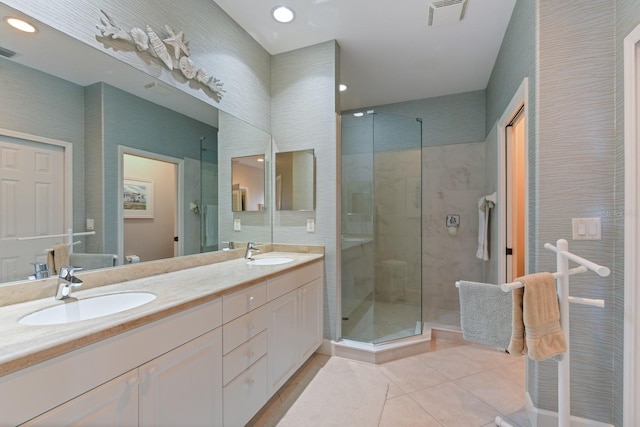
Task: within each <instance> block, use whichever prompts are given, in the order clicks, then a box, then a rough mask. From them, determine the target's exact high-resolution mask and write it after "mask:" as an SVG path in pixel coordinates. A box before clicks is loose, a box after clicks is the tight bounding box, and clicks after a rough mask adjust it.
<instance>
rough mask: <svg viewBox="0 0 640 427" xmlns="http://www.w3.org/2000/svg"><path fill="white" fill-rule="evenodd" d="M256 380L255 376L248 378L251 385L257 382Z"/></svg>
mask: <svg viewBox="0 0 640 427" xmlns="http://www.w3.org/2000/svg"><path fill="white" fill-rule="evenodd" d="M255 382H256V380H254V379H253V378H247V384H249V385H251V384H253V383H255Z"/></svg>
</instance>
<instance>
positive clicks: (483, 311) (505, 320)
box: [458, 280, 512, 349]
mask: <svg viewBox="0 0 640 427" xmlns="http://www.w3.org/2000/svg"><path fill="white" fill-rule="evenodd" d="M459 283H460V288H459V292H458V293H459V296H460V326H461V327H462V336H463V337H464V339H466V340H469V341H475V342H479V343H482V344H487V345H490V346H493V347H496V348H500V349H506V348H507V347H508V346H509V342H510V340H511V314H512V313H511V312H512V308H511V307H512V297H511V293H510V292H503V291H502V290H501V289H500V286H499V285H493V284H489V283H478V282H467V281H463V280H461V281H460V282H459Z"/></svg>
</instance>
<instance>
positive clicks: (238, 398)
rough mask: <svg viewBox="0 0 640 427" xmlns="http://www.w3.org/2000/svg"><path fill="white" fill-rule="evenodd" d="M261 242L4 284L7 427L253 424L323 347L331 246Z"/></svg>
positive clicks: (2, 377) (2, 370) (2, 395)
mask: <svg viewBox="0 0 640 427" xmlns="http://www.w3.org/2000/svg"><path fill="white" fill-rule="evenodd" d="M265 246H266V247H265V248H264V249H263V251H262V253H261V255H259V256H256V257H255V260H254V261H247V260H245V259H244V257H243V250H232V251H223V252H217V253H209V254H199V255H193V256H189V257H183V258H177V259H170V260H162V261H156V262H151V263H145V264H143V265H142V264H141V265H139V266H126V267H116V268H114V269H108V270H98V271H95V272H85V273H84V274H78V276H79V277H80V278H81V279H82V280H83V281H84V284H83V286H82V287H81V288H80V289H78V290H75V291H74V292H73V293H72V295H71V298H67V299H65V300H62V301H60V300H56V299H55V298H54V296H53V295H54V294H55V287H56V281H55V279H49V280H48V281H38V282H39V283H37V284H38V285H40V289H37V288H35V287H34V286H36V284H35V283H28V284H24V285H8V286H4V287H3V288H0V301H2V304H3V306H0V336H1V337H2V340H1V341H0V426H5V425H7V426H9V425H11V426H14V425H21V424H24V425H30V426H31V425H33V426H36V425H42V426H49V425H69V424H73V425H123V426H137V425H140V426H161V425H167V426H170V425H189V426H197V425H208V426H211V425H215V426H222V425H224V426H234V427H235V426H242V425H245V424H246V423H247V422H248V421H249V420H250V419H251V418H252V417H253V416H254V415H255V414H256V413H257V412H258V411H259V410H260V408H261V407H262V406H263V405H264V404H265V403H266V402H267V400H268V399H269V398H270V397H271V396H272V395H273V394H274V393H275V392H276V391H277V390H278V389H279V388H280V387H281V386H282V385H283V384H284V383H285V382H286V381H287V379H288V378H290V376H291V375H292V374H293V373H294V372H295V371H296V370H297V369H298V368H299V367H300V366H301V365H302V364H303V363H304V362H305V361H306V360H307V359H308V358H309V357H310V356H311V355H312V354H313V352H314V351H315V350H317V348H318V347H319V346H320V345H321V343H322V329H323V322H322V309H323V302H322V295H323V281H324V278H323V277H324V261H323V258H324V255H323V250H322V248H321V247H307V246H304V247H296V246H282V247H278V246H277V245H265ZM180 263H182V265H178V266H177V265H176V264H180ZM18 286H23V288H19V287H18ZM34 289H37V291H34Z"/></svg>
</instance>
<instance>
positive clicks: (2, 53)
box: [0, 47, 16, 58]
mask: <svg viewBox="0 0 640 427" xmlns="http://www.w3.org/2000/svg"><path fill="white" fill-rule="evenodd" d="M15 54H16V53H15V52H14V51H12V50H9V49H5V48H3V47H0V56H4V57H5V58H11V57H12V56H14V55H15Z"/></svg>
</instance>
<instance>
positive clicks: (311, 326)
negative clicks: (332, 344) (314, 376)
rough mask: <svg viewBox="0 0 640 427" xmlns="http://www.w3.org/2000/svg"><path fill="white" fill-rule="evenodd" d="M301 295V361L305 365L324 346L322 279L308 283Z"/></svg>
mask: <svg viewBox="0 0 640 427" xmlns="http://www.w3.org/2000/svg"><path fill="white" fill-rule="evenodd" d="M298 292H299V294H300V360H301V363H304V361H305V360H307V359H308V358H309V357H310V356H311V355H312V354H313V352H315V351H316V350H317V349H318V347H320V344H322V308H323V305H322V279H316V280H314V281H313V282H311V283H307V284H306V285H304V286H303V287H302V288H300V290H299V291H298Z"/></svg>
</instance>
